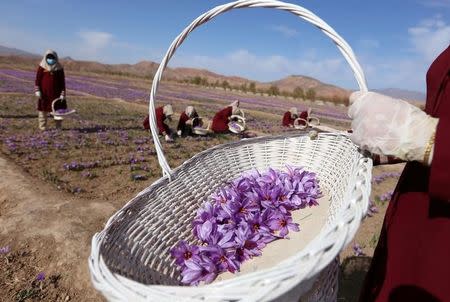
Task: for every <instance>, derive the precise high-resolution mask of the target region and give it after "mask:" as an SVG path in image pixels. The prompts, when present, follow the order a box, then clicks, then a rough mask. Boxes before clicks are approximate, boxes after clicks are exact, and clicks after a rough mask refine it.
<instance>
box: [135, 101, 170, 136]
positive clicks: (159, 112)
mask: <svg viewBox="0 0 450 302" xmlns="http://www.w3.org/2000/svg"><path fill="white" fill-rule="evenodd" d="M155 113H156V126H157V127H158V130H159V135H162V134H163V133H164V132H165V134H170V133H171V131H170V128H169V126H167V124H166V123H164V121H165V120H166V116H165V114H164V111H163V107H158V108H156V110H155ZM142 125H143V126H144V129H147V130H148V129H150V120H149V116H148V115H147V116H146V117H145V119H144V122H143V123H142Z"/></svg>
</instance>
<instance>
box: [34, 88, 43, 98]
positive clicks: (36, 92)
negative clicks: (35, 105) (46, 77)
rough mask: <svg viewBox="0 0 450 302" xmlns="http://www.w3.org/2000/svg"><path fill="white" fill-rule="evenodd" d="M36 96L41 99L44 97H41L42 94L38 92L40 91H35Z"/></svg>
mask: <svg viewBox="0 0 450 302" xmlns="http://www.w3.org/2000/svg"><path fill="white" fill-rule="evenodd" d="M34 95H35V96H37V97H38V98H40V97H41V96H42V95H41V92H40V91H39V90H38V91H35V92H34Z"/></svg>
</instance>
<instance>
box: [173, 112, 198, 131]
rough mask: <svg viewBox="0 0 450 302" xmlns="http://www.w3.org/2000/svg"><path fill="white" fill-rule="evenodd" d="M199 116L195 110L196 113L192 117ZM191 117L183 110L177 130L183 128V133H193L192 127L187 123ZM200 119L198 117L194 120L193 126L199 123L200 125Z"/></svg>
mask: <svg viewBox="0 0 450 302" xmlns="http://www.w3.org/2000/svg"><path fill="white" fill-rule="evenodd" d="M196 117H197V118H198V114H197V112H194V114H193V115H192V118H196ZM190 119H191V118H190V117H189V116H188V115H187V114H186V112H184V111H183V112H182V113H181V114H180V119H179V120H178V126H177V130H178V131H179V130H181V132H182V133H183V134H191V131H190V130H191V128H190V127H188V126H187V125H186V122H187V121H189V120H190ZM199 122H200V121H199V120H198V119H196V120H194V122H193V123H192V127H197V126H198V125H199Z"/></svg>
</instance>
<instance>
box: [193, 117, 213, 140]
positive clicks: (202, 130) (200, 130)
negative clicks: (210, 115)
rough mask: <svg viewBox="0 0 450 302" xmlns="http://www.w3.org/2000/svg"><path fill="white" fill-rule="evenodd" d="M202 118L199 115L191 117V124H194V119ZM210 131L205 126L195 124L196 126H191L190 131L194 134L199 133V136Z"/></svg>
mask: <svg viewBox="0 0 450 302" xmlns="http://www.w3.org/2000/svg"><path fill="white" fill-rule="evenodd" d="M197 119H198V120H202V119H201V118H200V117H194V118H193V119H192V125H194V124H195V123H194V121H195V120H197ZM210 132H211V131H209V129H207V128H203V127H201V126H197V127H192V133H194V134H196V135H201V136H205V135H208V134H209V133H210Z"/></svg>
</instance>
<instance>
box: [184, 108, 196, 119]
mask: <svg viewBox="0 0 450 302" xmlns="http://www.w3.org/2000/svg"><path fill="white" fill-rule="evenodd" d="M184 113H186V115H187V116H188V117H192V115H193V114H194V113H195V108H194V106H187V107H186V110H185V111H184Z"/></svg>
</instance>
